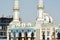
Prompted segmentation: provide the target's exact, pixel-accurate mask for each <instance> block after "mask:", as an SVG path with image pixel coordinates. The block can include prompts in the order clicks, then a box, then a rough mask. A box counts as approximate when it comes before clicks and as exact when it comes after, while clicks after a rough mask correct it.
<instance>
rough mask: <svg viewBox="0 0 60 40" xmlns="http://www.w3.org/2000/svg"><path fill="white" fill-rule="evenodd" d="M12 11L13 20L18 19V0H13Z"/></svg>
mask: <svg viewBox="0 0 60 40" xmlns="http://www.w3.org/2000/svg"><path fill="white" fill-rule="evenodd" d="M13 11H14V15H13V21H19V0H14V7H13Z"/></svg>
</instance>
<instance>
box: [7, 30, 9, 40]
mask: <svg viewBox="0 0 60 40" xmlns="http://www.w3.org/2000/svg"><path fill="white" fill-rule="evenodd" d="M7 40H9V32H8V31H7Z"/></svg>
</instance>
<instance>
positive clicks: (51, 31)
mask: <svg viewBox="0 0 60 40" xmlns="http://www.w3.org/2000/svg"><path fill="white" fill-rule="evenodd" d="M50 40H52V28H51V29H50Z"/></svg>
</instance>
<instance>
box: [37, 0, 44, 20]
mask: <svg viewBox="0 0 60 40" xmlns="http://www.w3.org/2000/svg"><path fill="white" fill-rule="evenodd" d="M43 8H44V7H43V0H39V3H38V15H37V16H38V19H37V20H42V17H43Z"/></svg>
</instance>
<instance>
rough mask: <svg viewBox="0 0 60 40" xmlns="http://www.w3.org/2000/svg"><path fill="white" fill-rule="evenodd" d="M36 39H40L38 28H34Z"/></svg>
mask: <svg viewBox="0 0 60 40" xmlns="http://www.w3.org/2000/svg"><path fill="white" fill-rule="evenodd" d="M36 40H40V29H36Z"/></svg>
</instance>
